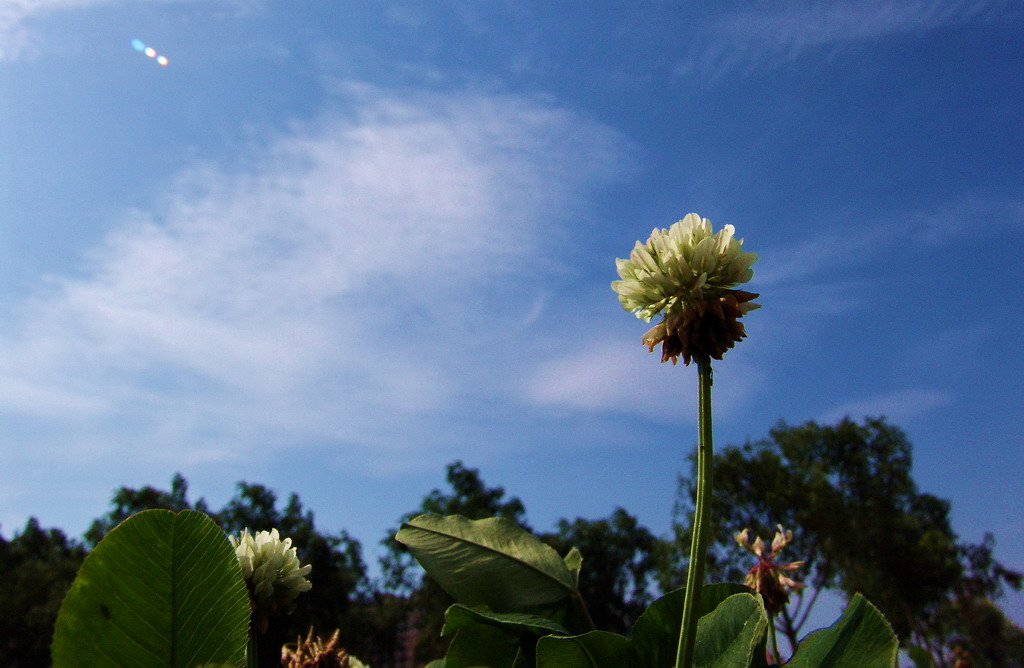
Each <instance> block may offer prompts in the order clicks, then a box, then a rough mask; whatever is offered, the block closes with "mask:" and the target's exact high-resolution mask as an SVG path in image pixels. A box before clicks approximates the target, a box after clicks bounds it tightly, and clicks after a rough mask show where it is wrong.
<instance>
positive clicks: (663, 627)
mask: <svg viewBox="0 0 1024 668" xmlns="http://www.w3.org/2000/svg"><path fill="white" fill-rule="evenodd" d="M752 591H753V590H751V589H750V588H748V587H744V586H743V585H739V584H730V583H721V584H713V585H707V586H704V587H702V588H701V590H700V609H699V610H700V612H699V614H700V615H701V616H702V617H703V616H704V615H706V614H708V613H710V612H711V611H713V610H714V609H715V608H717V607H718V605H719V604H720V603H721V602H722V601H724V600H726V599H727V598H729V597H730V596H733V595H735V594H742V593H747V594H750V593H751V592H752ZM685 596H686V591H685V589H676V590H675V591H671V592H669V593H668V594H665V595H664V596H662V597H661V598H659V599H658V600H656V601H654V602H653V603H651V605H650V606H648V608H647V610H645V611H644V613H643V614H642V615H640V618H639V619H637V620H636V622H635V623H634V624H633V633H632V638H633V646H634V647H635V648H636V651H637V653H638V654H639V655H640V657H641V658H642V659H643V662H644V665H645V666H647V667H648V668H673V666H675V664H676V648H677V646H678V644H679V627H680V626H681V625H682V622H683V599H684V598H685ZM697 629H698V632H699V631H700V625H699V623H698V627H697ZM698 642H699V640H698ZM744 665H745V664H744Z"/></svg>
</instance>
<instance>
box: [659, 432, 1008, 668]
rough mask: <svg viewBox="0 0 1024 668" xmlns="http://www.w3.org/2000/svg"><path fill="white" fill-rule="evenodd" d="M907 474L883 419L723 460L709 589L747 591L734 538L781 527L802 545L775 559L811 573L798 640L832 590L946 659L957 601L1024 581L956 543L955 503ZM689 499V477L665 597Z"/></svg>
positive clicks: (981, 550) (742, 555)
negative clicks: (822, 594)
mask: <svg viewBox="0 0 1024 668" xmlns="http://www.w3.org/2000/svg"><path fill="white" fill-rule="evenodd" d="M911 465H912V457H911V445H910V442H909V440H908V439H907V437H906V435H905V434H904V433H903V432H902V431H901V430H900V429H898V428H896V427H894V426H892V425H889V424H888V423H886V421H885V420H884V419H881V418H879V419H874V418H868V419H866V420H865V421H864V423H863V424H858V423H855V422H853V421H851V420H849V419H845V420H843V421H841V422H839V423H838V424H836V425H834V426H822V425H818V424H817V423H814V422H808V423H806V424H803V425H800V426H795V427H791V426H788V425H786V424H784V423H781V424H780V425H779V426H777V427H776V428H775V429H773V430H771V432H770V434H769V438H767V439H765V440H762V441H758V442H754V443H751V442H748V443H746V444H745V445H743V446H738V447H737V446H729V447H726V448H724V449H722V450H720V451H719V452H718V453H716V454H715V461H714V477H715V499H714V511H713V515H714V524H713V526H714V534H713V536H714V539H713V541H714V542H713V544H712V546H711V549H710V554H709V560H708V565H707V571H708V574H709V576H710V578H711V579H712V580H728V581H741V580H742V577H743V575H744V572H745V570H746V569H747V568H748V567H749V566H750V565H752V555H750V554H749V553H748V552H745V551H743V550H741V549H740V548H739V547H738V546H737V545H736V544H735V542H734V540H733V537H732V536H733V534H734V533H735V532H737V531H740V530H742V529H743V528H750V530H751V531H752V532H754V533H755V534H757V535H760V536H762V537H763V538H765V539H766V540H769V541H770V539H771V536H772V534H773V532H774V530H775V524H777V523H780V524H782V525H783V526H784V527H785V528H787V529H792V530H793V531H794V532H795V534H796V535H795V540H794V541H793V543H792V544H791V545H789V546H788V547H787V548H786V549H785V552H784V553H783V554H782V555H780V559H781V560H783V561H795V560H804V561H805V562H806V565H805V566H804V567H803V568H801V569H800V570H799V571H798V572H797V573H796V574H795V577H796V578H797V579H798V580H802V581H804V582H806V583H807V584H809V585H810V590H809V591H810V592H812V593H807V594H804V595H803V596H798V597H795V599H796V600H795V602H794V603H793V604H791V606H790V609H788V610H787V611H785V613H784V614H783V618H782V619H781V620H780V623H781V625H782V627H783V628H784V630H785V631H786V633H787V635H789V637H790V639H791V640H792V641H795V640H796V639H797V637H798V633H799V632H800V630H801V626H802V623H803V620H805V619H806V613H807V612H808V611H809V609H810V607H811V606H812V605H813V600H814V598H813V596H814V595H813V592H816V591H818V590H820V589H822V588H835V589H839V590H841V591H843V592H844V593H845V594H846V595H847V597H852V596H853V595H854V594H855V593H857V592H860V593H862V594H864V596H865V597H867V599H868V600H870V601H871V602H872V603H873V604H874V605H876V606H877V607H878V608H879V609H880V610H881V611H882V612H883V613H884V614H885V616H886V618H887V619H888V620H889V621H890V622H891V623H892V625H893V627H894V629H895V630H896V633H897V635H898V636H899V637H900V638H901V641H902V642H904V643H908V642H913V643H914V644H918V645H921V646H922V647H927V648H929V649H930V650H931V651H933V653H936V654H937V655H943V654H944V655H947V656H948V655H949V654H950V652H951V648H952V645H951V643H953V642H954V640H955V638H957V637H960V636H962V635H963V632H964V631H965V629H962V628H960V629H959V630H957V628H958V625H959V626H962V624H960V623H959V622H957V621H956V620H955V618H956V617H957V615H956V614H954V611H953V610H952V609H951V606H952V605H953V602H954V601H955V600H956V598H957V597H958V596H962V594H961V593H958V592H961V591H964V588H965V587H967V588H968V589H970V588H971V587H972V586H973V588H974V592H972V593H970V594H969V595H967V598H968V599H970V600H975V599H978V598H979V597H981V598H983V599H986V600H987V598H990V597H991V598H994V597H997V596H998V595H999V594H1000V593H1001V591H1002V588H1003V586H1004V585H1009V586H1014V587H1017V586H1019V584H1020V575H1019V574H1016V573H1014V572H1012V571H1010V570H1008V569H1006V568H1004V567H1003V566H1001V565H1000V564H998V563H997V562H995V561H994V560H993V559H991V549H990V546H989V549H988V551H987V552H986V551H985V545H986V544H987V543H986V544H983V545H981V546H969V545H959V544H958V543H957V536H956V534H955V533H954V532H953V530H952V527H951V525H950V518H949V511H950V506H949V502H948V501H945V500H943V499H940V498H937V497H935V496H932V495H930V494H926V493H922V492H920V491H919V490H918V489H917V485H916V484H915V483H914V481H913V478H912V477H911ZM692 498H693V481H692V478H691V479H683V480H681V484H680V503H679V505H678V507H677V521H676V525H675V529H676V536H677V548H676V552H675V558H674V559H671V560H670V561H669V562H668V564H667V567H665V568H664V569H663V570H662V574H661V580H662V583H663V586H671V585H672V584H673V583H675V582H678V581H679V577H680V575H679V573H680V572H681V571H682V568H681V566H682V563H683V557H682V547H681V546H686V545H688V544H689V537H688V536H689V534H688V532H689V528H688V524H689V521H688V513H686V511H687V510H688V509H689V507H690V506H689V504H690V503H691V502H690V499H692ZM971 554H974V555H975V559H974V561H975V562H977V564H976V567H973V566H971V564H970V562H971V561H972V559H971V558H970V555H971ZM971 583H974V584H973V585H972V584H971ZM940 665H943V664H941V663H940Z"/></svg>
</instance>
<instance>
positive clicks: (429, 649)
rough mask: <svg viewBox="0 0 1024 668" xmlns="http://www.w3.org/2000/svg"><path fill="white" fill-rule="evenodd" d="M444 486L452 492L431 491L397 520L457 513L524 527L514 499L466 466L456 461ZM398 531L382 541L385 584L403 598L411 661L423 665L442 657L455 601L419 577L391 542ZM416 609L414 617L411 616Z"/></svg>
mask: <svg viewBox="0 0 1024 668" xmlns="http://www.w3.org/2000/svg"><path fill="white" fill-rule="evenodd" d="M446 479H447V482H448V484H449V485H450V486H451V492H442V491H441V490H439V489H434V490H432V491H431V492H430V493H429V494H427V496H426V497H424V499H423V504H422V505H421V506H420V508H419V509H418V510H414V511H411V512H409V513H408V514H406V515H405V516H404V517H402V521H406V520H409V519H412V518H413V517H415V516H417V515H420V514H423V513H433V514H437V515H462V516H463V517H467V518H469V519H484V518H486V517H505V518H507V519H509V520H511V521H513V522H515V523H516V524H518V525H519V526H521V527H523V528H528V527H527V525H526V510H525V508H524V507H523V503H522V501H520V500H519V499H518V498H516V497H512V498H509V499H504V496H505V490H504V488H502V487H487V486H486V485H485V484H484V482H483V480H481V478H480V472H479V471H478V470H477V469H470V468H466V467H465V466H464V465H463V464H462V462H461V461H456V462H452V463H451V464H449V465H448V467H447V476H446ZM396 532H397V529H391V530H389V531H388V535H387V538H385V539H384V540H383V541H382V543H383V544H384V546H385V547H386V548H387V554H386V555H385V556H384V557H383V558H381V569H382V571H383V573H384V586H385V588H386V589H387V590H389V591H391V592H394V593H395V594H397V595H399V596H402V597H405V598H407V600H408V605H409V608H408V614H409V615H410V616H411V617H412V625H413V627H414V628H415V630H416V634H417V638H416V647H415V658H416V661H417V662H418V663H426V662H428V661H430V660H432V659H436V658H439V657H441V656H444V654H445V652H446V651H447V649H448V644H449V639H448V638H442V637H441V626H442V624H443V622H444V611H445V610H447V609H448V606H450V605H451V604H452V603H454V602H455V601H454V599H452V597H451V596H449V595H448V594H447V593H446V592H445V591H444V590H443V589H442V588H441V587H440V586H438V584H437V583H436V582H434V581H433V580H432V579H431V578H429V577H425V576H421V575H420V573H421V572H422V571H421V569H420V567H419V566H418V565H417V564H416V562H415V560H414V559H413V558H412V556H411V555H410V554H409V550H408V548H406V547H405V546H404V545H402V544H401V543H399V542H398V541H396V540H395V539H394V535H395V533H396ZM413 611H415V615H413V614H412V612H413Z"/></svg>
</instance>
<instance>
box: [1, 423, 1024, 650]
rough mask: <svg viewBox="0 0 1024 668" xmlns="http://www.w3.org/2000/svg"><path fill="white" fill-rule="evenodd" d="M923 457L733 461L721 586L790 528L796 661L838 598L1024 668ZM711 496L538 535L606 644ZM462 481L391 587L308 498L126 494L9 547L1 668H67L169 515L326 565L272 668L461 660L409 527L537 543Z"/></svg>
mask: <svg viewBox="0 0 1024 668" xmlns="http://www.w3.org/2000/svg"><path fill="white" fill-rule="evenodd" d="M911 455H912V447H911V444H910V442H909V440H908V439H907V437H906V435H905V434H904V433H903V432H902V431H901V430H900V429H899V428H897V427H895V426H893V425H890V424H888V423H887V422H886V421H885V420H884V419H881V418H878V419H872V418H868V419H865V420H864V421H863V422H862V423H857V422H854V421H852V420H850V419H845V420H842V421H841V422H839V423H837V424H835V425H819V424H817V423H815V422H808V423H805V424H802V425H798V426H790V425H786V424H785V423H780V424H779V425H778V426H776V427H775V428H774V429H772V430H771V431H770V432H769V435H768V437H767V438H764V439H761V440H758V441H752V442H747V443H744V444H742V445H733V446H727V447H725V448H722V449H721V450H720V451H719V452H718V453H716V455H715V462H714V471H715V473H714V475H715V495H716V496H715V499H714V522H715V534H714V535H715V540H714V543H713V545H712V549H711V552H710V555H709V564H708V570H709V573H708V575H709V577H710V579H711V580H712V581H727V580H728V581H733V582H741V581H742V580H743V577H744V574H745V572H746V571H747V569H749V568H750V567H751V566H752V565H753V564H752V563H751V555H750V554H749V553H747V552H744V551H743V550H741V549H740V547H739V546H738V545H737V544H736V542H735V541H734V539H733V536H734V534H735V533H736V532H737V531H740V530H741V529H743V528H749V529H750V530H751V531H752V532H753V533H754V534H756V535H759V536H762V537H764V538H766V539H769V538H770V536H771V535H772V532H773V531H774V529H775V526H776V525H777V524H782V525H783V526H784V527H785V528H786V529H792V530H793V531H794V534H795V537H794V540H793V542H792V543H791V544H790V545H789V546H788V547H787V548H786V552H787V556H788V557H789V558H790V559H792V560H802V561H804V562H805V563H804V566H803V567H802V568H801V569H800V570H799V571H798V572H797V574H796V575H795V577H797V578H798V579H802V580H803V581H804V582H805V583H806V584H807V585H808V587H807V588H806V589H804V590H800V592H799V593H798V594H797V595H796V596H794V598H793V600H792V601H791V604H790V605H789V606H788V607H787V608H786V609H785V610H784V612H783V614H782V615H781V617H780V619H779V620H778V622H779V628H780V632H781V633H782V635H783V636H785V637H787V638H789V640H790V641H791V642H792V643H794V644H795V642H796V640H798V639H799V638H800V637H802V636H803V635H806V633H808V632H810V631H811V630H813V629H810V628H805V626H806V620H807V618H808V613H809V612H810V610H811V609H812V608H813V607H814V605H815V602H816V601H817V598H818V595H819V593H820V592H822V591H825V590H833V591H836V592H840V593H841V594H843V595H844V596H846V597H848V598H849V597H852V596H853V595H854V594H855V593H857V592H860V593H862V594H864V595H865V596H866V597H867V598H868V599H869V600H870V601H872V602H873V603H874V604H875V605H876V606H877V607H878V608H879V609H880V610H881V611H882V612H883V613H884V614H885V615H886V617H887V618H888V619H889V620H890V622H891V623H892V625H893V628H894V630H895V631H896V633H897V634H898V636H899V637H900V640H901V643H902V644H903V645H904V646H907V647H910V646H915V647H917V648H919V649H920V650H922V651H924V652H926V653H927V654H928V655H930V656H931V657H932V660H933V661H934V663H935V665H936V666H939V667H941V668H952V667H953V666H954V663H955V662H956V661H961V664H960V665H971V666H973V667H974V668H998V667H1003V666H1005V667H1013V666H1024V630H1022V629H1021V628H1020V627H1018V626H1016V625H1014V624H1013V623H1011V622H1010V621H1009V620H1008V619H1007V618H1006V617H1005V615H1004V614H1003V613H1002V611H1001V610H1000V609H999V607H998V605H997V602H998V600H999V599H1000V598H1001V597H1002V596H1003V595H1004V594H1005V592H1006V591H1007V590H1008V589H1013V590H1019V589H1020V587H1021V584H1022V574H1021V573H1018V572H1016V571H1013V570H1012V569H1009V568H1007V567H1005V566H1004V565H1003V564H1001V563H999V562H998V561H997V560H996V559H995V558H994V556H993V549H994V540H995V539H994V538H993V537H992V536H991V535H986V536H985V537H984V539H983V540H982V542H980V543H977V544H972V543H966V542H963V541H960V540H959V538H958V536H957V535H956V534H955V533H954V531H953V530H952V527H951V522H950V511H951V507H950V503H949V502H948V501H946V500H944V499H941V498H939V497H936V496H933V495H931V494H928V493H924V492H921V491H920V490H918V488H917V485H916V484H915V483H914V481H913V478H912V476H911V468H912V456H911ZM693 479H694V475H693V472H692V471H691V472H689V473H686V474H681V475H680V480H679V493H678V497H677V501H676V508H675V513H674V520H673V529H672V535H671V536H668V537H660V536H656V535H655V534H653V533H652V532H651V531H650V530H648V529H647V528H645V527H644V526H642V525H641V524H640V523H639V522H638V520H637V518H636V517H634V516H633V515H631V514H630V513H629V512H627V510H625V509H623V508H617V509H615V511H614V512H612V513H611V514H610V515H609V516H608V517H605V518H600V519H584V518H579V517H577V518H575V519H572V520H570V519H561V520H559V521H558V522H557V523H556V526H555V527H554V529H553V530H551V531H548V532H536V531H535V533H537V534H538V535H539V536H541V538H542V539H543V540H544V541H545V542H547V543H548V544H550V545H551V546H552V547H554V548H555V549H556V550H557V551H558V552H559V553H560V554H564V553H566V552H568V551H569V549H570V548H572V547H576V548H578V549H579V550H580V552H581V553H582V554H583V557H584V566H583V569H582V570H581V573H580V590H581V593H583V594H584V598H585V600H587V601H588V605H590V606H591V609H590V614H591V616H592V618H593V620H594V622H595V625H596V626H597V627H598V628H601V629H604V630H608V631H614V632H617V633H628V632H629V629H630V627H631V625H632V623H633V621H634V620H635V619H636V617H637V616H638V615H639V613H640V611H642V610H643V609H644V608H645V607H646V606H647V605H648V604H649V603H650V602H651V601H652V600H653V599H654V598H656V597H657V596H659V595H660V594H662V593H664V592H667V591H670V590H672V589H674V588H677V587H679V586H681V585H682V583H683V582H684V580H685V571H686V555H687V553H688V545H689V530H690V513H691V512H692V507H691V501H690V500H691V499H693V493H692V485H693ZM446 480H447V485H448V488H447V489H444V490H441V489H435V490H432V491H431V492H429V493H428V494H427V495H426V496H425V497H424V498H423V501H422V503H421V504H420V507H419V508H416V509H411V510H410V512H409V513H408V514H407V515H405V516H404V517H402V518H396V519H397V521H396V526H394V527H393V528H391V529H389V530H388V531H387V532H386V533H385V535H384V537H383V538H382V543H383V545H384V547H385V550H384V556H383V557H382V558H381V560H380V561H381V563H380V573H381V575H380V576H379V577H376V578H371V577H370V575H369V571H368V569H367V566H366V563H365V561H364V559H363V555H362V547H361V545H360V544H359V542H358V541H357V540H355V539H354V538H352V537H351V536H350V535H349V534H347V533H346V532H345V531H343V530H342V531H339V532H337V533H330V532H326V531H323V530H321V529H318V528H317V527H316V524H315V521H314V514H313V512H312V511H311V510H309V509H307V508H305V507H304V506H303V504H302V502H301V500H300V499H299V496H298V495H297V494H294V493H293V494H291V495H290V496H289V497H288V498H287V500H286V501H285V503H284V504H283V506H280V505H279V502H278V501H279V500H278V498H277V495H276V494H275V493H274V492H273V491H272V490H270V489H268V488H267V487H265V486H263V485H259V484H254V483H248V482H240V483H238V485H237V491H236V494H235V496H234V497H233V498H232V499H231V500H229V501H228V502H227V504H226V505H225V506H224V507H223V508H221V509H219V510H216V511H214V510H212V509H211V508H209V507H208V505H207V503H206V502H205V501H204V500H203V499H198V500H196V501H194V502H192V501H190V500H189V498H188V483H187V481H186V480H185V478H184V477H182V476H181V475H180V474H178V475H175V476H174V477H173V479H172V481H171V486H170V489H169V490H161V489H156V488H153V487H148V486H147V487H143V488H139V489H135V488H130V487H122V488H120V489H118V490H117V491H116V492H115V493H114V495H113V498H112V499H111V508H110V510H109V511H108V512H107V513H106V514H105V515H103V516H102V517H100V518H98V519H96V520H95V521H94V522H93V523H92V525H91V526H90V527H89V529H88V531H87V532H86V533H85V535H84V537H83V538H82V539H81V540H76V539H73V538H69V537H67V536H66V535H65V534H64V533H63V532H62V531H60V530H59V529H54V528H51V529H44V528H42V527H41V526H40V525H39V523H38V521H37V520H36V519H35V518H30V519H29V520H28V521H27V523H26V524H25V526H24V527H23V528H22V529H21V530H20V531H18V532H16V533H15V534H14V535H13V537H12V538H11V539H10V540H7V539H5V538H4V537H3V536H2V535H0V573H2V577H0V665H4V666H11V667H15V668H17V667H20V666H24V667H34V666H48V665H49V662H50V660H49V641H50V636H51V634H52V630H53V622H54V620H55V619H56V615H57V611H58V610H59V607H60V602H61V600H62V598H63V596H64V594H65V592H66V591H67V588H68V587H69V586H70V583H71V581H72V580H73V579H74V576H75V573H76V572H77V569H78V567H79V566H80V564H81V563H82V560H83V559H84V558H85V556H86V554H87V553H88V551H89V550H90V549H91V548H92V547H93V546H95V545H96V543H97V542H99V540H100V539H102V537H103V536H104V535H106V533H107V532H109V531H110V530H111V529H112V528H113V527H115V526H116V525H117V524H118V523H120V522H121V521H123V520H124V519H125V518H127V517H128V516H130V515H131V514H133V513H136V512H139V511H142V510H147V509H151V508H163V509H167V510H174V511H180V510H185V509H194V510H199V511H202V512H205V513H207V514H209V515H210V516H212V517H213V518H214V520H215V521H217V522H218V524H220V526H221V527H222V528H223V529H224V530H225V531H226V532H229V533H237V532H238V531H240V530H241V529H243V528H249V529H250V530H259V529H270V528H275V527H276V528H277V529H279V531H280V532H281V535H282V536H288V537H290V538H292V539H293V542H294V544H295V545H296V546H297V547H298V548H299V554H300V557H301V560H302V562H303V563H310V564H312V565H313V571H312V574H311V579H312V580H313V583H314V586H313V589H312V590H311V591H310V592H307V593H306V594H303V595H302V600H301V605H299V606H298V610H296V611H295V613H294V614H292V615H291V616H289V617H286V618H283V620H281V622H279V623H277V624H276V625H274V626H273V627H272V628H271V629H269V630H268V633H267V634H266V635H265V636H264V637H263V638H262V639H261V644H265V645H266V647H267V650H266V651H262V650H261V652H260V656H261V657H267V658H268V659H271V661H270V662H269V663H268V665H273V662H272V657H275V656H277V653H278V651H279V648H280V646H281V644H283V643H284V642H290V641H294V640H295V638H296V637H298V636H299V635H303V636H305V634H306V632H307V631H308V629H309V628H310V627H313V628H315V629H316V630H317V632H319V633H321V634H323V635H324V636H327V635H330V633H331V632H333V631H334V630H335V629H338V630H339V631H340V639H341V644H342V646H344V647H346V648H347V649H348V650H349V651H350V652H351V653H352V654H353V655H355V656H358V657H360V658H361V659H363V660H364V661H365V662H366V663H368V664H369V665H371V666H374V667H375V668H387V667H388V666H400V665H401V666H405V665H423V664H425V663H426V662H428V661H429V660H431V659H434V658H437V657H440V656H443V655H444V652H445V648H446V644H447V639H445V638H441V637H440V634H439V632H440V628H441V624H442V622H443V616H444V611H445V609H446V608H447V607H448V606H449V605H450V604H451V603H452V600H451V599H450V598H449V597H448V595H447V594H446V593H445V592H444V590H442V589H441V588H440V587H439V586H438V585H437V584H436V583H434V582H433V581H432V580H430V579H429V578H428V577H425V576H423V575H422V571H421V570H420V569H419V567H418V565H416V564H415V562H414V561H413V560H412V558H411V556H410V555H409V554H408V553H407V552H406V551H405V549H404V547H403V546H402V545H401V544H400V543H398V542H396V541H394V540H393V538H392V536H394V533H395V531H396V530H397V528H398V523H400V522H401V521H403V520H405V519H408V518H411V517H414V516H416V515H418V514H420V513H425V512H429V513H437V514H442V515H449V514H459V515H463V516H466V517H469V518H470V519H482V518H484V517H492V516H501V517H506V518H508V519H510V520H512V521H514V522H516V523H517V524H519V525H520V526H522V527H524V528H526V529H530V530H532V529H531V527H530V526H529V524H528V520H527V515H526V509H525V507H524V505H523V503H522V502H521V501H520V500H519V499H518V498H517V497H515V496H509V495H506V493H505V490H504V488H502V487H500V486H497V487H492V486H488V485H487V484H486V483H485V482H484V480H483V478H482V477H481V475H480V472H479V470H477V469H473V468H469V467H467V466H466V465H464V464H463V463H462V462H458V461H457V462H453V463H451V464H449V465H448V466H447V477H446ZM275 648H276V649H277V651H275ZM964 661H970V664H964V663H963V662H964Z"/></svg>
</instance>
